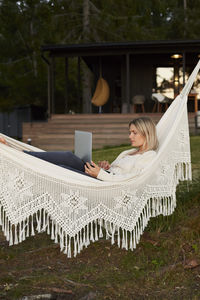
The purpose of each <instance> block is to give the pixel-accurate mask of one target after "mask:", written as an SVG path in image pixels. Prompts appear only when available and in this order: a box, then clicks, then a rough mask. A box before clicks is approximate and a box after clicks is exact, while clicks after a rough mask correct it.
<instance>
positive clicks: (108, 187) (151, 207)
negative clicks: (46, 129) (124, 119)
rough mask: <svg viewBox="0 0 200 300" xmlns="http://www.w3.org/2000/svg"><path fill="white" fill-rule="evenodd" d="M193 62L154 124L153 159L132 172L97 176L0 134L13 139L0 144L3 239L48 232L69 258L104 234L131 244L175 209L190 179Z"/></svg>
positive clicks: (130, 246)
mask: <svg viewBox="0 0 200 300" xmlns="http://www.w3.org/2000/svg"><path fill="white" fill-rule="evenodd" d="M199 68H200V61H199V62H198V64H197V66H196V67H195V69H194V71H193V73H192V74H191V76H190V78H189V80H188V82H187V84H186V85H185V87H184V89H183V90H182V92H181V94H180V95H179V96H177V97H176V99H175V100H174V101H173V103H172V104H171V106H170V107H169V108H168V110H167V111H166V113H165V114H164V115H163V117H162V118H161V120H160V121H159V123H158V124H157V134H158V139H159V149H158V151H157V155H156V158H155V159H154V160H153V161H152V162H151V163H150V164H149V165H148V166H147V167H145V169H144V170H143V171H142V173H141V174H140V175H139V176H138V177H137V178H132V177H131V174H130V178H128V179H126V180H124V181H122V182H120V183H118V182H117V183H109V182H102V181H99V180H96V179H94V178H90V177H88V176H84V175H81V174H78V173H75V172H73V171H71V170H67V169H65V168H62V167H59V166H56V165H53V164H51V163H48V162H46V161H43V160H41V159H38V158H36V157H33V156H30V155H28V154H26V153H24V152H21V151H18V150H22V149H23V150H30V151H42V150H40V149H38V148H35V147H33V146H31V145H27V144H24V143H22V142H19V141H16V140H14V139H12V138H9V137H6V136H4V135H2V136H4V137H5V138H6V139H7V141H8V143H9V144H10V146H11V147H7V146H6V145H4V144H0V226H1V228H2V231H3V232H4V234H5V236H6V239H7V241H8V242H9V245H13V244H15V245H16V244H18V243H19V242H22V241H24V240H25V239H26V238H27V237H29V236H32V235H34V234H35V232H38V233H39V232H43V231H46V232H47V233H48V234H50V235H51V239H53V240H54V241H55V243H59V244H60V249H61V251H63V252H64V253H65V254H67V256H68V257H71V256H72V255H74V256H76V255H77V253H80V251H81V250H82V249H83V248H84V247H87V246H88V245H89V244H90V242H91V241H92V242H94V241H97V240H98V239H99V238H102V237H103V235H104V234H105V235H106V238H107V239H109V238H110V239H111V243H112V244H113V243H115V242H116V243H117V245H118V246H119V247H122V248H125V249H127V250H128V249H131V250H133V249H134V248H136V245H137V244H138V243H139V240H140V236H141V234H142V233H143V231H144V229H145V227H146V226H147V223H148V221H149V219H150V218H151V217H155V216H158V215H160V214H162V215H164V216H166V215H170V214H172V213H173V211H174V209H175V207H176V186H177V184H178V183H179V181H180V180H191V177H192V175H191V158H190V141H189V129H188V115H187V95H188V93H189V91H190V89H191V87H192V84H193V82H194V80H195V77H196V76H197V73H198V71H199Z"/></svg>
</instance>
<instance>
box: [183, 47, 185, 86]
mask: <svg viewBox="0 0 200 300" xmlns="http://www.w3.org/2000/svg"><path fill="white" fill-rule="evenodd" d="M184 85H185V52H183V86H184Z"/></svg>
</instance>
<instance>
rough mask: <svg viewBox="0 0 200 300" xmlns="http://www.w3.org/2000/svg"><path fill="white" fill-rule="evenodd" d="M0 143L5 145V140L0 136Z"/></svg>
mask: <svg viewBox="0 0 200 300" xmlns="http://www.w3.org/2000/svg"><path fill="white" fill-rule="evenodd" d="M0 143H2V144H5V145H7V142H6V140H5V139H4V138H3V137H1V136H0Z"/></svg>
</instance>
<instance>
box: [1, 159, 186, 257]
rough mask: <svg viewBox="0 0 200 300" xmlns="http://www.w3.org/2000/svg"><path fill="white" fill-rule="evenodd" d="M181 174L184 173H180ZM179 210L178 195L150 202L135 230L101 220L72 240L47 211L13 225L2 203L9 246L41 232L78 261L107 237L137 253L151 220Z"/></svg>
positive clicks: (3, 223)
mask: <svg viewBox="0 0 200 300" xmlns="http://www.w3.org/2000/svg"><path fill="white" fill-rule="evenodd" d="M177 170H178V171H177V174H178V175H180V174H181V176H182V175H183V174H186V173H187V174H189V173H188V170H187V172H186V173H184V172H183V170H185V166H184V169H183V166H182V165H181V168H178V169H177ZM180 170H182V171H181V172H180ZM175 207H176V197H175V194H174V195H171V196H168V197H167V196H165V197H162V196H160V197H158V196H157V197H153V198H150V199H149V200H148V201H147V203H146V205H145V207H144V209H143V210H142V213H141V214H140V215H139V217H138V221H137V222H136V224H135V226H134V228H133V229H132V230H130V229H126V228H123V227H119V226H118V225H117V224H115V223H114V222H110V221H109V220H105V219H103V218H97V219H95V220H93V221H91V222H90V223H89V224H87V225H86V226H84V227H83V228H81V229H80V230H79V232H78V233H77V234H75V235H74V236H70V234H68V233H67V232H66V231H65V230H64V229H63V228H62V226H60V225H59V224H58V223H55V222H54V220H53V219H52V218H51V216H50V215H49V214H48V213H47V212H46V211H45V210H44V209H39V210H38V211H37V212H36V213H35V214H33V215H31V216H29V217H28V218H26V219H24V220H22V221H20V222H18V223H17V224H12V223H11V221H10V220H9V218H8V216H7V214H6V211H5V210H4V209H3V206H2V205H1V203H0V226H1V229H2V231H3V233H4V235H5V237H6V240H7V241H8V242H9V246H12V245H17V244H19V243H21V242H23V241H24V240H25V239H26V238H28V237H29V236H30V235H31V236H34V235H35V230H36V231H37V232H38V233H39V232H46V233H47V234H48V235H50V237H51V239H52V240H54V242H55V243H59V244H60V251H61V252H63V253H64V254H66V255H67V257H68V258H71V257H72V254H73V257H76V256H77V254H79V253H80V252H81V251H82V250H83V248H84V247H85V248H87V247H88V245H90V243H91V242H96V241H98V240H99V239H100V238H102V237H103V236H104V235H105V236H106V239H110V240H111V244H112V245H113V244H115V243H117V246H118V247H119V248H122V249H126V250H129V249H130V250H131V251H133V250H134V249H136V245H137V244H138V243H139V241H140V238H141V235H142V234H143V232H144V230H145V228H146V226H147V224H148V222H149V220H150V218H151V217H156V216H158V215H160V214H162V215H164V216H168V215H171V214H172V213H173V211H174V210H175Z"/></svg>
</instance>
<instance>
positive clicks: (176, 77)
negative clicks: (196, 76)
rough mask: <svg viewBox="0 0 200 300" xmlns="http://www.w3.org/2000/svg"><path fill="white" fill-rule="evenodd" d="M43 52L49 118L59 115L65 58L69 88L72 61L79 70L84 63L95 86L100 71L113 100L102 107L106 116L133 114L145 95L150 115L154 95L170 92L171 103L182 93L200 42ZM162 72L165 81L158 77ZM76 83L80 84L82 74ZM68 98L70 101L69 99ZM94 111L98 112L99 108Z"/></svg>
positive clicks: (52, 48) (79, 47)
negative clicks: (59, 67)
mask: <svg viewBox="0 0 200 300" xmlns="http://www.w3.org/2000/svg"><path fill="white" fill-rule="evenodd" d="M41 51H42V57H43V59H44V60H45V62H46V63H47V66H48V114H49V115H51V114H52V113H56V97H55V80H56V76H55V64H56V59H58V58H63V63H64V64H65V76H66V86H67V84H68V73H69V72H70V70H69V68H68V60H69V59H70V58H71V57H76V58H77V69H78V70H80V60H84V62H85V63H86V64H87V66H88V67H89V69H90V70H91V71H92V73H93V75H94V86H95V84H96V82H97V80H98V78H99V76H100V71H101V72H102V77H103V78H104V79H106V81H107V82H108V84H109V87H110V97H109V100H108V102H107V103H106V104H105V105H104V106H103V112H104V113H127V112H131V109H132V98H133V96H135V95H144V97H145V103H144V104H145V111H146V112H151V111H152V106H153V103H152V99H151V95H152V92H162V93H164V92H165V91H167V90H168V91H169V90H170V91H171V94H170V97H171V98H172V100H173V98H174V96H176V94H178V93H179V91H180V89H181V88H182V86H183V85H184V83H185V81H186V80H187V74H189V73H190V72H191V70H192V69H193V68H194V66H195V65H196V63H197V62H198V60H199V55H200V40H185V41H148V42H127V43H99V44H77V45H44V46H42V47H41ZM161 71H162V72H163V73H162V74H163V75H162V76H163V77H162V76H161V75H160V74H161V73H159V72H161ZM167 72H168V73H169V72H171V75H170V78H167V77H166V78H165V76H167V75H165V74H167ZM160 77H162V78H160ZM159 79H160V82H159ZM77 80H80V72H78V78H77ZM63 97H64V95H63ZM65 97H66V101H67V95H65ZM80 99H81V95H80ZM75 101H77V100H76V99H75ZM80 101H81V100H80ZM92 111H93V112H94V113H95V112H98V110H97V108H96V107H93V109H92ZM63 112H64V111H63Z"/></svg>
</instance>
